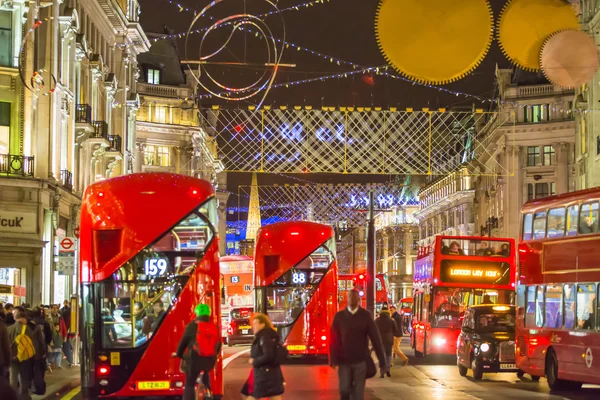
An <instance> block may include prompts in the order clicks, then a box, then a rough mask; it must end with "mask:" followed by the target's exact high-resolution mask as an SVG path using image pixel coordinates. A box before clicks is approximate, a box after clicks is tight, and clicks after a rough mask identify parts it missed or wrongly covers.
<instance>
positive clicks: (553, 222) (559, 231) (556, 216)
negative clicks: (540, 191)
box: [546, 207, 566, 239]
mask: <svg viewBox="0 0 600 400" xmlns="http://www.w3.org/2000/svg"><path fill="white" fill-rule="evenodd" d="M565 219H566V209H565V208H564V207H561V208H554V209H552V210H550V211H548V231H547V234H546V236H547V237H548V239H553V238H560V237H563V236H564V235H565Z"/></svg>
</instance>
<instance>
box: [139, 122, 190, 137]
mask: <svg viewBox="0 0 600 400" xmlns="http://www.w3.org/2000/svg"><path fill="white" fill-rule="evenodd" d="M135 128H136V131H138V132H149V133H162V134H167V135H188V136H189V135H193V134H196V133H201V132H202V129H201V128H200V127H198V126H183V125H170V124H159V123H156V122H145V121H136V123H135Z"/></svg>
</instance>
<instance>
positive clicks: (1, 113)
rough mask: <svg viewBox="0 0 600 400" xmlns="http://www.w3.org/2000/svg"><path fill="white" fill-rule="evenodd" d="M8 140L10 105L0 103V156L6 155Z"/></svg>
mask: <svg viewBox="0 0 600 400" xmlns="http://www.w3.org/2000/svg"><path fill="white" fill-rule="evenodd" d="M9 140H10V103H3V102H0V154H8V153H10V151H9V147H8V145H9Z"/></svg>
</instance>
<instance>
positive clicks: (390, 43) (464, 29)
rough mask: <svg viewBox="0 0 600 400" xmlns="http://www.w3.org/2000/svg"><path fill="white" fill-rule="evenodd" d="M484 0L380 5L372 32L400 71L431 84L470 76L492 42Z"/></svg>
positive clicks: (391, 0)
mask: <svg viewBox="0 0 600 400" xmlns="http://www.w3.org/2000/svg"><path fill="white" fill-rule="evenodd" d="M493 26H494V17H493V14H492V9H491V7H490V5H489V3H488V2H487V1H486V0H426V1H425V0H381V1H380V3H379V7H378V10H377V16H376V18H375V33H376V36H377V42H378V45H379V48H380V49H381V52H382V53H383V56H384V57H385V59H386V60H387V61H388V63H389V64H390V65H392V66H393V67H394V68H395V69H396V70H397V71H398V72H400V73H401V74H402V75H405V76H406V77H408V78H410V79H414V80H416V81H418V82H422V83H429V84H444V83H449V82H453V81H456V80H458V79H461V78H463V77H464V76H466V75H468V74H469V73H471V72H472V71H473V70H474V69H475V68H476V67H477V66H478V65H479V64H480V63H481V61H482V60H483V58H484V57H485V55H486V54H487V52H488V50H489V48H490V45H491V43H492V40H493V33H492V31H493Z"/></svg>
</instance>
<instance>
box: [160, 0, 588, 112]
mask: <svg viewBox="0 0 600 400" xmlns="http://www.w3.org/2000/svg"><path fill="white" fill-rule="evenodd" d="M167 1H168V3H170V4H173V5H174V6H177V7H178V8H179V10H180V12H189V13H194V15H195V14H196V13H197V11H196V10H194V9H190V8H188V7H184V6H182V5H181V4H180V3H177V2H175V1H173V0H167ZM325 2H329V0H316V1H309V2H306V3H302V4H298V5H295V6H290V7H287V8H284V9H281V10H280V12H283V11H299V10H302V9H304V8H307V7H311V6H314V5H316V4H324V3H325ZM275 13H277V12H276V11H271V12H269V13H264V14H260V15H259V16H269V15H271V14H275ZM209 18H212V17H209ZM225 25H226V24H223V26H225ZM240 30H247V31H249V32H251V33H254V35H255V37H257V38H261V37H262V35H261V34H260V33H259V32H252V29H250V28H240ZM203 31H205V29H197V30H194V31H191V32H190V33H191V34H194V33H201V32H203ZM185 36H186V33H176V34H171V35H165V36H161V37H159V38H153V39H151V40H150V41H151V42H156V41H159V40H168V39H181V38H183V37H185ZM272 39H273V40H275V41H276V42H277V43H280V44H283V45H284V46H285V48H286V49H290V48H291V49H295V50H296V51H299V52H304V53H308V54H311V55H312V56H315V57H318V58H321V59H323V60H326V61H329V62H330V63H332V64H335V65H337V66H343V65H346V66H349V67H351V68H352V69H353V70H352V71H345V72H339V73H333V74H329V75H323V76H319V77H314V78H307V79H299V80H295V81H289V82H284V83H277V84H274V85H272V88H283V87H285V88H289V87H291V86H297V85H301V84H306V83H311V82H317V81H327V80H331V79H343V78H348V77H351V76H356V75H357V74H365V73H372V72H374V73H376V74H377V75H382V76H385V77H387V78H391V79H396V80H400V81H403V82H406V83H410V84H411V85H413V86H414V85H417V86H421V87H426V88H428V89H432V90H437V91H439V92H443V93H447V94H450V95H454V96H456V97H461V96H462V97H466V98H472V99H475V100H477V101H479V102H481V103H489V104H494V103H496V104H502V105H508V106H512V107H518V108H522V109H525V108H530V107H531V106H530V105H526V104H519V103H517V102H516V101H509V100H501V99H498V98H491V97H484V96H480V95H475V94H471V93H467V92H462V91H459V90H452V89H448V88H445V87H441V86H436V85H430V84H426V83H421V82H417V81H414V80H411V79H408V78H405V77H403V76H400V75H397V74H394V73H391V72H390V71H389V69H390V68H391V67H389V66H387V65H385V66H379V67H366V66H363V65H360V64H357V63H354V62H352V61H348V60H344V59H341V58H338V57H335V56H332V55H328V54H324V53H321V52H318V51H315V50H312V49H309V48H307V47H303V46H301V45H300V44H297V43H293V42H289V41H283V40H281V39H279V38H275V37H272ZM220 94H224V95H226V94H227V93H226V92H223V93H220ZM198 97H199V98H200V99H206V98H212V97H214V96H212V95H210V94H203V95H200V96H198ZM182 100H184V99H183V98H182ZM185 100H187V99H185ZM550 109H551V110H552V111H553V112H560V113H562V114H566V113H571V112H580V113H588V112H593V111H600V110H579V109H564V108H562V107H556V106H551V107H550Z"/></svg>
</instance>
